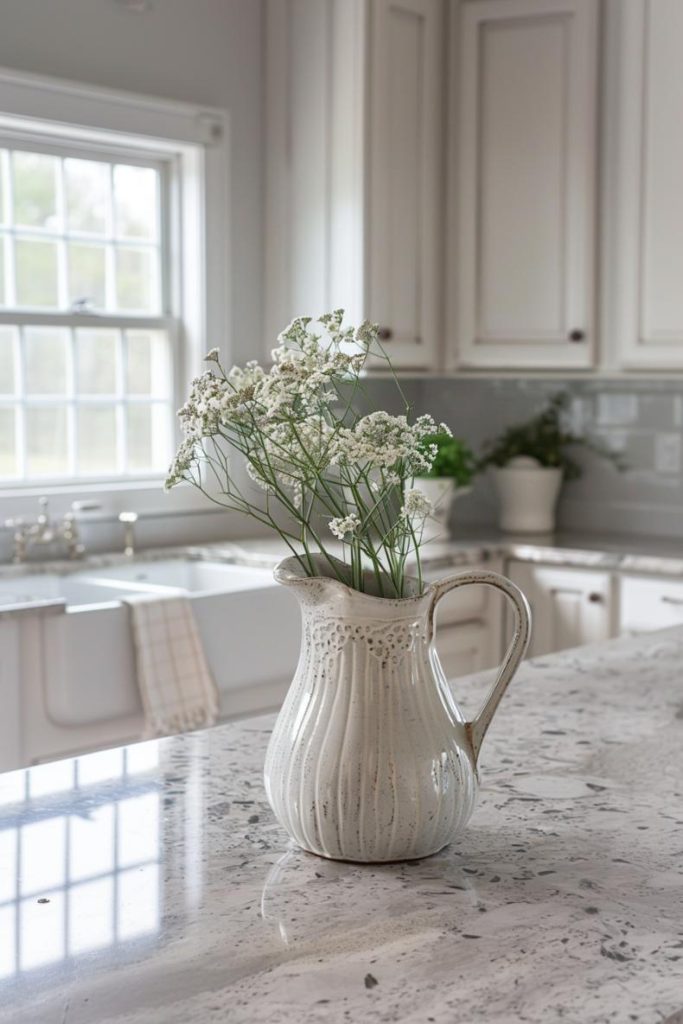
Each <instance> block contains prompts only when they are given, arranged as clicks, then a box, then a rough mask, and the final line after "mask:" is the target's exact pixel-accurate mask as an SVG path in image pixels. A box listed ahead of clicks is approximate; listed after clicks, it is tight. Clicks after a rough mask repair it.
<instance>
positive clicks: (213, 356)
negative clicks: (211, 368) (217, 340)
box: [204, 348, 220, 363]
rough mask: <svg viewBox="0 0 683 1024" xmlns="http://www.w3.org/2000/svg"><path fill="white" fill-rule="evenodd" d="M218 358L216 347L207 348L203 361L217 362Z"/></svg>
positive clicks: (218, 353)
mask: <svg viewBox="0 0 683 1024" xmlns="http://www.w3.org/2000/svg"><path fill="white" fill-rule="evenodd" d="M219 359H220V350H219V349H217V348H212V349H209V351H208V352H207V353H206V355H205V356H204V362H205V363H217V362H218V361H219Z"/></svg>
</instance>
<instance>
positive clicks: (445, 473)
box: [419, 433, 477, 541]
mask: <svg viewBox="0 0 683 1024" xmlns="http://www.w3.org/2000/svg"><path fill="white" fill-rule="evenodd" d="M423 445H424V448H425V451H427V450H428V449H429V450H431V451H432V452H434V451H436V454H435V455H434V458H433V461H432V464H431V467H430V469H429V470H428V471H427V472H424V473H420V476H419V486H420V490H421V491H422V492H423V493H424V494H426V495H427V497H428V499H429V501H430V502H431V506H432V511H431V513H430V515H429V516H428V517H427V518H426V519H425V522H424V526H423V532H422V539H423V541H425V540H436V539H437V538H443V537H447V536H448V520H449V518H450V512H451V507H452V505H453V501H454V499H455V498H458V497H461V496H462V495H464V494H468V493H469V492H470V491H471V489H472V488H471V486H470V485H471V483H472V478H473V477H474V474H475V473H476V471H477V461H476V458H475V456H474V453H473V452H472V451H471V449H470V448H469V447H468V446H467V444H466V443H465V442H464V441H462V440H461V439H460V438H457V437H452V436H451V435H450V434H446V433H438V434H430V435H428V436H427V437H426V438H425V439H424V441H423Z"/></svg>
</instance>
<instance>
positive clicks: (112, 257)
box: [104, 164, 117, 310]
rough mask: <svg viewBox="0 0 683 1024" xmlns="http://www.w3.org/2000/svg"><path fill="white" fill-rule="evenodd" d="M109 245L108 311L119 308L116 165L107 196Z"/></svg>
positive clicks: (112, 170)
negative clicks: (117, 289)
mask: <svg viewBox="0 0 683 1024" xmlns="http://www.w3.org/2000/svg"><path fill="white" fill-rule="evenodd" d="M106 220H107V223H106V229H107V244H106V247H105V254H104V259H105V281H104V291H105V304H106V307H107V309H108V310H115V309H116V308H117V301H116V251H115V249H114V242H113V239H114V232H115V223H114V221H115V217H114V165H113V164H110V165H109V194H108V196H107V214H106Z"/></svg>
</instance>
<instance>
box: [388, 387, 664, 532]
mask: <svg viewBox="0 0 683 1024" xmlns="http://www.w3.org/2000/svg"><path fill="white" fill-rule="evenodd" d="M559 388H563V389H565V390H568V391H569V392H570V393H571V395H572V401H571V404H570V408H569V410H568V414H567V416H568V418H567V424H568V427H569V428H570V429H571V430H573V431H575V432H585V433H588V434H591V435H592V436H594V437H596V438H598V439H599V440H601V441H602V442H604V443H606V444H608V445H610V446H612V447H614V448H615V449H618V450H619V451H620V452H623V454H624V456H625V458H626V460H627V462H628V464H629V468H628V469H627V470H626V471H625V472H618V471H617V470H616V469H615V468H614V467H613V466H612V465H611V464H609V463H607V462H605V460H603V459H601V458H599V457H598V456H596V455H595V454H593V453H591V452H589V451H585V450H581V449H580V450H578V451H577V453H576V457H577V461H579V462H580V463H581V465H582V467H583V471H584V473H583V476H582V477H581V479H580V480H576V481H570V482H569V483H567V484H566V485H565V486H564V488H563V491H562V495H561V498H560V504H559V507H558V525H559V526H560V527H561V528H562V529H568V530H581V531H591V532H599V533H605V532H608V533H634V534H647V535H649V536H662V537H681V538H682V539H683V382H681V383H679V382H677V381H673V382H670V381H664V380H661V381H642V380H641V381H633V382H630V381H626V382H625V381H623V380H613V381H604V380H601V381H598V380H590V381H589V380H587V381H571V382H568V383H566V384H565V383H563V382H558V381H553V380H533V379H524V380H522V379H519V380H517V379H510V378H501V379H497V380H496V379H493V378H483V379H482V378H475V379H457V378H456V379H448V380H431V379H430V380H421V381H417V380H415V381H410V382H409V386H408V387H407V391H408V392H409V397H410V400H411V401H412V402H413V403H414V406H415V411H416V413H418V414H420V413H423V412H430V413H431V414H432V415H433V416H434V417H435V419H437V420H444V421H445V422H446V423H448V424H449V425H450V427H451V428H452V430H453V432H454V433H455V434H458V435H459V436H462V437H463V438H465V439H466V440H467V441H469V443H470V444H471V445H472V447H473V448H475V450H477V451H479V450H481V448H482V445H483V443H484V442H485V441H486V440H487V439H489V438H493V437H495V436H496V435H497V434H498V433H499V432H500V431H501V430H502V429H503V428H504V427H506V426H509V425H510V424H512V423H515V422H519V421H521V420H524V419H525V418H527V417H529V416H531V415H533V414H534V413H535V412H536V411H538V410H539V409H540V408H541V406H542V405H543V403H544V402H545V401H546V399H547V398H548V396H549V395H551V394H553V393H555V392H556V391H557V390H558V389H559ZM392 389H393V384H392V383H391V382H390V381H381V382H380V381H378V382H376V383H374V384H372V385H371V394H372V397H373V399H374V400H375V401H376V402H377V404H375V405H374V407H375V408H381V407H382V405H381V404H379V403H380V402H382V399H386V397H387V396H388V394H389V393H391V390H392ZM496 516H497V504H496V496H495V492H494V489H493V486H492V483H491V480H490V479H489V478H488V476H487V475H486V474H485V475H484V476H482V477H480V478H478V479H477V481H476V484H475V487H474V489H473V491H472V494H470V495H468V496H465V497H463V498H462V499H461V500H460V501H458V502H457V503H456V505H455V506H454V526H455V528H456V532H457V526H458V524H462V525H463V526H469V527H471V526H474V525H480V526H489V525H490V526H493V525H495V523H496Z"/></svg>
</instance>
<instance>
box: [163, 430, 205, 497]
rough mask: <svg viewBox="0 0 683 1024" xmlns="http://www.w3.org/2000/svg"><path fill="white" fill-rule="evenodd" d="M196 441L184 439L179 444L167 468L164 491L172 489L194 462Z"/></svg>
mask: <svg viewBox="0 0 683 1024" xmlns="http://www.w3.org/2000/svg"><path fill="white" fill-rule="evenodd" d="M195 449H196V441H195V440H194V438H186V439H185V440H184V441H182V442H181V444H180V447H179V448H178V451H177V452H176V454H175V458H174V459H173V462H172V463H171V465H170V466H169V469H168V476H167V477H166V481H165V483H164V490H165V491H170V490H171V488H172V487H175V485H176V484H178V483H180V481H181V480H183V479H184V476H185V473H186V472H187V470H188V469H190V467H191V466H192V464H193V463H194V462H195V461H196V458H197V456H196V451H195Z"/></svg>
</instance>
